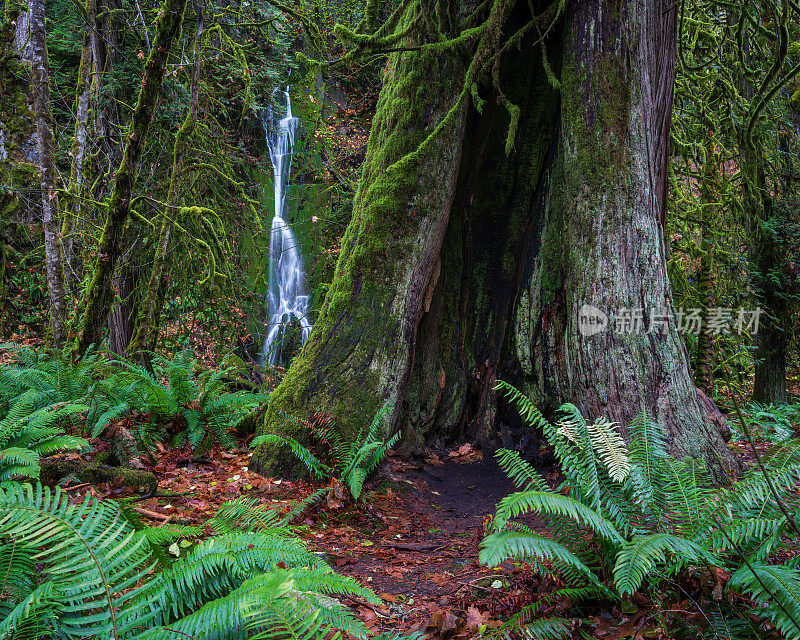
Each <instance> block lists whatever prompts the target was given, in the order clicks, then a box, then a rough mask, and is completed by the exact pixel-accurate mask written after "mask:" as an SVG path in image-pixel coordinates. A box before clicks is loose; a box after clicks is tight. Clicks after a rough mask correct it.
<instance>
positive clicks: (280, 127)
mask: <svg viewBox="0 0 800 640" xmlns="http://www.w3.org/2000/svg"><path fill="white" fill-rule="evenodd" d="M272 98H273V105H272V106H270V107H267V108H266V109H265V110H264V111H262V112H261V125H262V127H263V128H264V133H265V134H266V139H267V146H268V147H269V157H270V160H271V161H272V170H273V176H274V179H275V215H274V216H273V218H272V235H271V238H270V243H269V293H268V310H267V317H268V319H267V326H266V330H267V335H266V338H265V339H264V347H263V349H262V358H263V360H264V361H265V362H266V363H267V364H269V365H270V366H272V365H276V364H281V365H285V364H288V363H286V362H284V361H283V346H284V345H283V342H284V338H285V336H286V330H287V329H288V328H289V326H290V325H291V323H292V318H293V317H294V318H296V319H297V321H298V323H299V325H300V339H301V341H302V342H305V341H306V339H307V338H308V335H309V334H310V333H311V323H310V322H309V319H308V313H309V296H308V294H307V293H306V292H305V286H304V284H305V273H304V271H303V260H302V257H301V255H300V247H299V246H298V244H297V242H296V241H295V238H294V234H293V233H292V230H291V228H290V227H289V225H288V224H287V223H286V221H285V220H284V218H283V216H284V213H285V210H286V189H287V188H288V186H289V174H290V173H291V170H292V153H293V148H294V140H295V133H296V131H297V126H298V124H299V122H300V119H299V118H295V117H294V116H293V115H292V102H291V99H290V98H289V92H288V91H284V90H283V89H275V91H274V92H273V93H272Z"/></svg>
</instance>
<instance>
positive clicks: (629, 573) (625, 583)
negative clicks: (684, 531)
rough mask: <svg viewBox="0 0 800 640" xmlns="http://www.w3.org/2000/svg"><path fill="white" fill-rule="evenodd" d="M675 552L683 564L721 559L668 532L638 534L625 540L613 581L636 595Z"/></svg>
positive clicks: (620, 587)
mask: <svg viewBox="0 0 800 640" xmlns="http://www.w3.org/2000/svg"><path fill="white" fill-rule="evenodd" d="M668 553H672V554H674V556H675V559H676V560H678V561H679V562H680V563H686V562H704V563H708V564H711V565H715V566H716V565H718V564H719V559H718V558H717V557H716V556H714V555H713V554H712V553H711V552H709V551H706V550H705V549H704V548H703V547H701V546H700V545H699V544H697V543H696V542H693V541H691V540H687V539H686V538H681V537H680V536H674V535H671V534H668V533H654V534H651V535H646V536H636V537H634V538H633V539H631V540H630V541H629V542H626V543H625V544H624V545H623V547H622V549H620V551H619V553H618V554H617V562H616V566H615V567H614V581H615V582H616V585H617V590H618V591H619V593H620V594H622V595H626V594H633V593H635V592H636V591H638V589H639V588H640V587H641V585H642V582H644V580H645V579H646V578H647V577H648V576H650V575H652V574H653V573H654V572H655V570H656V567H657V566H658V565H659V564H665V563H666V562H667V559H668V558H667V554H668Z"/></svg>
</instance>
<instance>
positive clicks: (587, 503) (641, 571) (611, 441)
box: [480, 383, 800, 639]
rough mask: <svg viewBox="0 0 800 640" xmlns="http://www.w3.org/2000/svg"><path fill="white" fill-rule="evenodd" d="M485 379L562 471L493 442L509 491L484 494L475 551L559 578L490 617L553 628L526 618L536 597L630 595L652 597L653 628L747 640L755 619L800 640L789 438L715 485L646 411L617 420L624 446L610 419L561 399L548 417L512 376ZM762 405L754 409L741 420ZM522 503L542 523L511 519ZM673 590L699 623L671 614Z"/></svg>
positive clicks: (797, 465)
mask: <svg viewBox="0 0 800 640" xmlns="http://www.w3.org/2000/svg"><path fill="white" fill-rule="evenodd" d="M499 388H500V389H501V390H502V391H503V392H504V393H505V394H506V395H507V396H508V397H509V398H510V399H511V400H512V401H513V402H514V403H515V404H516V406H517V407H518V409H519V411H520V413H521V414H522V416H523V418H524V419H525V421H526V422H527V423H528V424H530V425H531V426H532V427H536V428H538V429H541V430H542V432H543V433H544V436H545V437H546V438H547V441H548V442H549V444H550V445H551V446H552V447H553V452H554V454H555V456H556V458H557V459H558V461H559V463H560V465H561V469H562V470H563V473H564V480H563V481H562V482H561V484H560V485H559V486H556V487H552V486H550V485H549V484H548V482H547V481H546V480H545V478H544V477H543V476H542V475H541V474H540V473H539V472H538V471H537V470H536V469H535V468H534V467H532V466H531V465H530V464H529V463H527V462H526V461H525V460H523V459H522V458H521V457H520V455H519V454H518V453H517V452H515V451H508V450H504V449H501V450H499V451H498V453H497V458H498V462H499V464H500V466H501V468H502V469H503V470H504V471H505V472H506V473H507V474H508V476H509V478H510V479H511V480H513V482H514V484H515V485H516V486H517V487H518V488H519V491H518V492H516V493H513V494H511V495H509V496H508V497H506V498H504V499H503V500H502V501H501V502H500V504H499V505H498V507H497V513H496V515H495V517H494V519H493V520H492V521H491V524H490V533H489V535H487V537H486V538H485V539H484V540H483V542H482V543H481V546H482V549H481V553H480V559H481V562H483V563H485V564H488V565H497V564H500V563H501V562H502V561H504V560H506V559H509V558H511V559H514V560H516V561H522V562H530V563H532V564H533V565H534V566H535V567H536V570H537V571H538V572H540V573H541V574H542V575H545V576H552V575H556V576H558V577H559V578H560V580H561V581H563V584H564V586H563V587H562V588H561V589H559V590H558V591H555V592H554V593H552V594H549V595H548V596H547V597H546V598H543V600H542V601H541V602H539V603H536V604H534V605H530V606H528V607H526V608H524V609H523V610H521V611H520V612H519V613H517V614H515V616H514V617H513V618H512V619H511V620H509V621H508V622H507V623H506V625H505V627H504V628H506V629H509V630H520V631H521V632H523V634H525V635H527V636H528V637H566V635H567V634H569V633H570V631H571V629H570V626H569V625H568V624H567V621H566V620H563V619H553V618H542V617H540V616H539V615H538V612H539V611H540V610H541V609H542V608H543V605H545V604H546V603H547V602H548V601H551V600H553V599H556V598H559V597H563V598H566V599H568V600H569V601H570V602H572V603H573V605H575V606H576V607H577V608H579V607H580V604H581V603H582V602H586V601H589V600H593V599H598V598H599V599H608V600H614V601H620V600H629V601H630V600H631V599H633V598H634V597H635V596H636V595H637V594H639V593H643V594H647V597H648V598H651V599H653V600H655V601H656V602H657V603H658V606H657V613H656V614H654V615H656V616H658V617H659V618H662V619H663V626H664V627H665V628H667V629H670V630H671V631H672V632H674V633H678V634H680V635H681V636H682V637H689V638H692V637H698V636H704V637H722V638H729V639H733V638H760V637H762V636H763V634H764V633H769V632H768V631H766V628H768V629H772V633H773V634H774V636H773V637H781V638H800V569H798V567H800V557H798V555H797V551H798V550H800V530H798V528H797V522H796V517H797V513H798V495H797V485H798V481H800V443H798V441H797V440H796V439H795V438H792V439H785V438H784V440H783V442H781V443H780V444H779V445H778V446H776V447H775V448H773V449H772V450H771V451H770V454H769V457H768V459H767V461H766V462H765V463H764V464H760V465H757V466H754V467H753V468H751V469H749V470H748V471H747V472H746V473H745V474H744V475H743V476H742V477H741V478H740V479H739V481H738V482H737V483H736V484H735V485H734V486H732V487H726V488H719V487H715V486H714V484H713V483H712V482H711V480H710V477H709V474H708V470H707V469H706V468H705V467H704V465H703V464H702V463H699V462H698V461H696V460H691V459H686V460H677V459H675V458H674V457H672V456H670V455H669V454H668V453H667V447H666V442H665V439H664V433H663V430H662V429H661V428H660V427H659V425H657V424H655V423H654V422H653V421H652V420H650V418H648V416H646V415H642V416H640V418H639V419H637V420H636V422H634V423H633V424H631V425H629V426H628V429H627V431H628V436H629V438H630V446H628V445H626V444H625V441H624V440H623V438H622V436H621V435H620V429H619V425H616V424H614V423H610V422H608V421H606V420H603V419H599V420H596V421H594V422H587V421H586V420H585V419H584V418H583V416H581V414H580V412H579V411H578V410H577V408H576V407H575V406H574V405H571V404H564V405H562V406H561V407H559V408H558V410H557V411H556V414H555V417H554V418H553V420H554V421H550V420H547V419H545V418H544V416H542V414H541V412H540V411H539V410H538V409H537V408H536V406H535V405H534V404H533V403H532V402H531V401H530V400H529V399H528V398H526V397H525V396H524V395H522V394H521V393H520V392H519V391H518V390H517V389H515V388H514V387H512V386H510V385H508V384H506V383H501V384H500V387H499ZM793 410H796V408H794V409H793ZM764 413H766V412H765V409H764V408H763V407H761V406H757V407H755V411H754V416H753V417H754V418H755V419H758V417H763V416H764ZM770 417H772V415H771V414H770ZM764 426H765V427H767V428H769V427H773V428H774V425H770V424H769V423H768V422H765V423H764ZM526 514H536V515H537V516H539V517H540V518H541V519H542V521H543V523H544V524H545V526H546V531H547V533H546V534H540V533H537V532H536V531H534V530H533V529H531V528H530V527H529V526H526V525H524V524H522V523H520V522H518V521H516V519H517V518H520V517H521V516H524V515H526ZM686 597H689V599H690V600H691V602H692V603H693V604H694V606H695V607H697V608H698V609H699V610H700V611H701V612H702V614H703V617H704V621H705V624H704V625H703V626H701V627H692V626H690V625H687V624H686V621H685V620H684V619H682V618H681V616H679V615H674V614H672V613H671V610H672V609H673V605H674V603H675V602H677V601H679V600H683V599H684V598H686ZM764 621H766V622H767V623H768V624H767V625H765V624H764ZM765 627H766V628H765Z"/></svg>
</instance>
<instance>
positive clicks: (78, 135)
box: [61, 0, 97, 294]
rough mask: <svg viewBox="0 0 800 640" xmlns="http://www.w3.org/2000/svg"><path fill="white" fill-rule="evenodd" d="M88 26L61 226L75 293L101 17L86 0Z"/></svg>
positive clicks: (70, 287) (91, 1) (70, 286)
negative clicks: (96, 27)
mask: <svg viewBox="0 0 800 640" xmlns="http://www.w3.org/2000/svg"><path fill="white" fill-rule="evenodd" d="M84 9H85V11H86V20H87V23H86V24H85V25H84V27H83V41H82V46H81V61H80V66H79V67H78V84H77V88H76V91H75V139H74V141H73V144H72V167H71V170H70V175H69V186H68V189H67V191H68V193H69V196H70V197H69V198H65V199H64V200H65V202H64V205H63V209H62V211H63V216H62V217H63V222H62V226H61V236H62V238H63V240H62V243H63V246H64V282H65V286H66V288H67V290H68V291H70V292H72V293H73V294H74V288H75V285H76V284H77V281H78V280H80V276H79V272H80V265H79V260H78V250H77V249H76V246H75V244H76V239H77V221H78V219H79V218H80V213H81V208H82V206H83V195H84V188H83V177H84V175H83V174H84V159H85V157H86V149H87V145H88V141H89V104H90V101H91V95H92V64H93V57H92V34H93V28H94V24H95V16H96V14H97V4H96V1H95V0H86V3H85V5H84Z"/></svg>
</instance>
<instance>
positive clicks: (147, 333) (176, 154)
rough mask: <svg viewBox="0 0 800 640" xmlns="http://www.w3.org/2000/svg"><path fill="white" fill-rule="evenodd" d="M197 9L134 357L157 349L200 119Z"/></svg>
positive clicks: (199, 16)
mask: <svg viewBox="0 0 800 640" xmlns="http://www.w3.org/2000/svg"><path fill="white" fill-rule="evenodd" d="M195 8H196V11H197V25H196V27H195V39H194V47H193V62H192V80H191V105H190V107H189V113H188V114H186V119H185V120H184V122H183V124H182V125H181V126H180V127H179V128H178V131H177V132H176V133H175V144H174V146H173V150H172V175H171V176H170V181H169V191H168V192H167V206H166V207H165V208H164V212H163V213H162V214H161V230H160V231H159V234H158V241H157V243H156V252H155V256H154V258H153V267H152V269H151V270H150V280H149V282H148V285H147V291H146V292H145V295H144V301H143V302H142V305H141V308H140V311H139V314H138V317H137V318H136V327H135V329H134V335H133V340H132V341H131V344H130V349H129V354H130V356H131V357H133V358H138V359H141V354H142V353H147V352H152V351H155V348H156V344H157V343H158V330H159V326H160V319H161V310H162V308H163V305H164V297H165V293H166V288H167V283H166V278H165V272H166V267H167V258H168V256H169V249H170V246H171V243H172V232H173V220H174V219H175V216H176V213H175V212H176V210H177V204H178V195H179V193H180V184H181V174H182V173H183V165H184V157H185V155H186V148H187V146H188V143H189V138H190V137H191V135H192V133H193V132H194V128H195V124H196V122H197V110H198V103H199V81H200V68H199V67H200V59H199V56H200V43H201V41H202V38H203V30H204V21H203V8H202V6H201V5H200V3H199V2H196V3H195Z"/></svg>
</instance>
